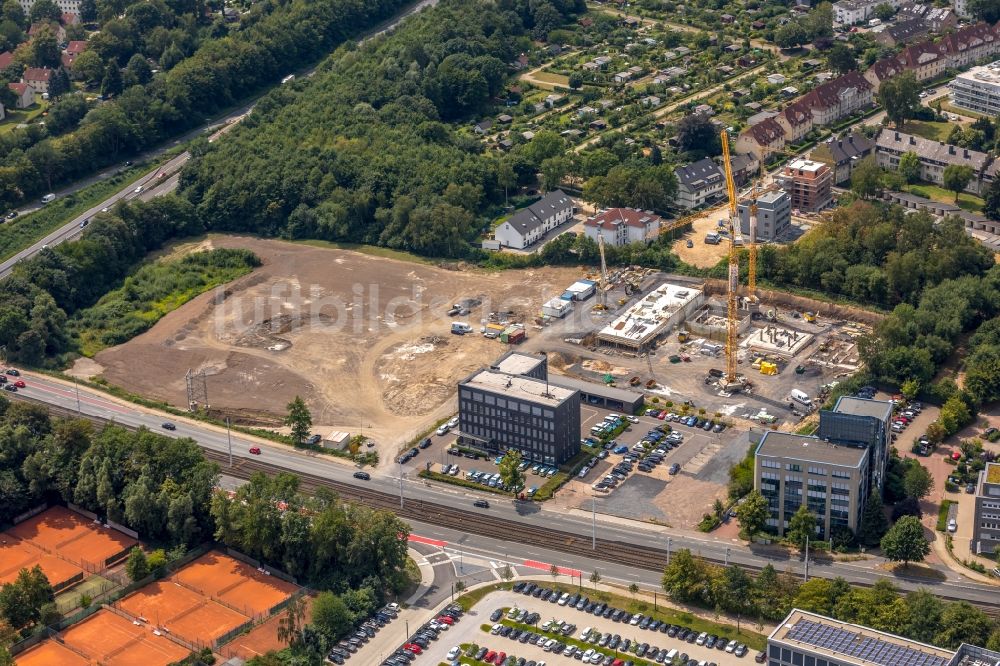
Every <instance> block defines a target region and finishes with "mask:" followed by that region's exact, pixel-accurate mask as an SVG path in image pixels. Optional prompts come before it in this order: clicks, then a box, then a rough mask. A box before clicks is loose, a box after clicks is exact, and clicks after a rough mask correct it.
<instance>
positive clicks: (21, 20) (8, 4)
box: [2, 0, 28, 29]
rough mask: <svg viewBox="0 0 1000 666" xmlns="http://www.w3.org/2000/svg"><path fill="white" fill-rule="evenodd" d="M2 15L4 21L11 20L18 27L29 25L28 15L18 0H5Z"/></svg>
mask: <svg viewBox="0 0 1000 666" xmlns="http://www.w3.org/2000/svg"><path fill="white" fill-rule="evenodd" d="M2 17H3V20H4V21H9V22H10V23H12V24H14V25H15V26H17V27H18V28H22V29H23V28H26V27H28V17H27V16H26V15H25V14H24V9H22V8H21V3H19V2H18V1H17V0H5V2H4V3H3V12H2Z"/></svg>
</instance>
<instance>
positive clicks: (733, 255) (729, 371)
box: [722, 130, 743, 390]
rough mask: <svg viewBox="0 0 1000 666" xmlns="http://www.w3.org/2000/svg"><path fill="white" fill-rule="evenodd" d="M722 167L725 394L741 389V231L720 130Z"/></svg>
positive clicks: (726, 140)
mask: <svg viewBox="0 0 1000 666" xmlns="http://www.w3.org/2000/svg"><path fill="white" fill-rule="evenodd" d="M722 166H723V167H724V168H725V171H726V191H727V192H728V194H729V285H728V291H727V297H728V303H727V306H728V308H727V316H726V376H725V377H723V381H722V386H723V388H725V389H727V390H731V389H734V388H739V387H740V386H741V382H740V381H739V379H738V378H737V376H736V353H737V331H736V322H737V319H738V311H737V305H736V304H737V298H738V296H739V293H738V292H739V288H740V262H739V255H738V254H737V252H736V246H737V245H742V242H743V235H742V233H741V231H740V222H739V211H738V210H737V205H736V203H737V199H736V185H735V184H734V183H733V165H732V164H731V163H730V160H729V134H728V132H727V131H726V130H722Z"/></svg>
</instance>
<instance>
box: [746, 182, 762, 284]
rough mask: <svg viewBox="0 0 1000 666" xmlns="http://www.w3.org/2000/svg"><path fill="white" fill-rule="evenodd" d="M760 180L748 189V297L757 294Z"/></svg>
mask: <svg viewBox="0 0 1000 666" xmlns="http://www.w3.org/2000/svg"><path fill="white" fill-rule="evenodd" d="M759 185H760V181H754V184H753V187H752V188H751V189H750V266H749V270H748V272H747V288H748V291H749V292H750V298H756V296H757V196H758V194H759V192H760V189H759Z"/></svg>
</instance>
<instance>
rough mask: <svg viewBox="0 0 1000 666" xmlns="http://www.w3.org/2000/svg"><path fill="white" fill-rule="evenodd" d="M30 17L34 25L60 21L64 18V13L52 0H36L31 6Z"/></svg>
mask: <svg viewBox="0 0 1000 666" xmlns="http://www.w3.org/2000/svg"><path fill="white" fill-rule="evenodd" d="M29 16H30V17H31V22H32V23H40V22H43V21H58V20H59V19H61V18H62V12H61V11H60V10H59V7H57V6H56V3H54V2H52V0H35V3H34V4H33V5H31V12H30V14H29Z"/></svg>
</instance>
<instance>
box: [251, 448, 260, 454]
mask: <svg viewBox="0 0 1000 666" xmlns="http://www.w3.org/2000/svg"><path fill="white" fill-rule="evenodd" d="M250 453H252V454H253V455H255V456H259V455H260V447H259V446H251V447H250Z"/></svg>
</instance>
